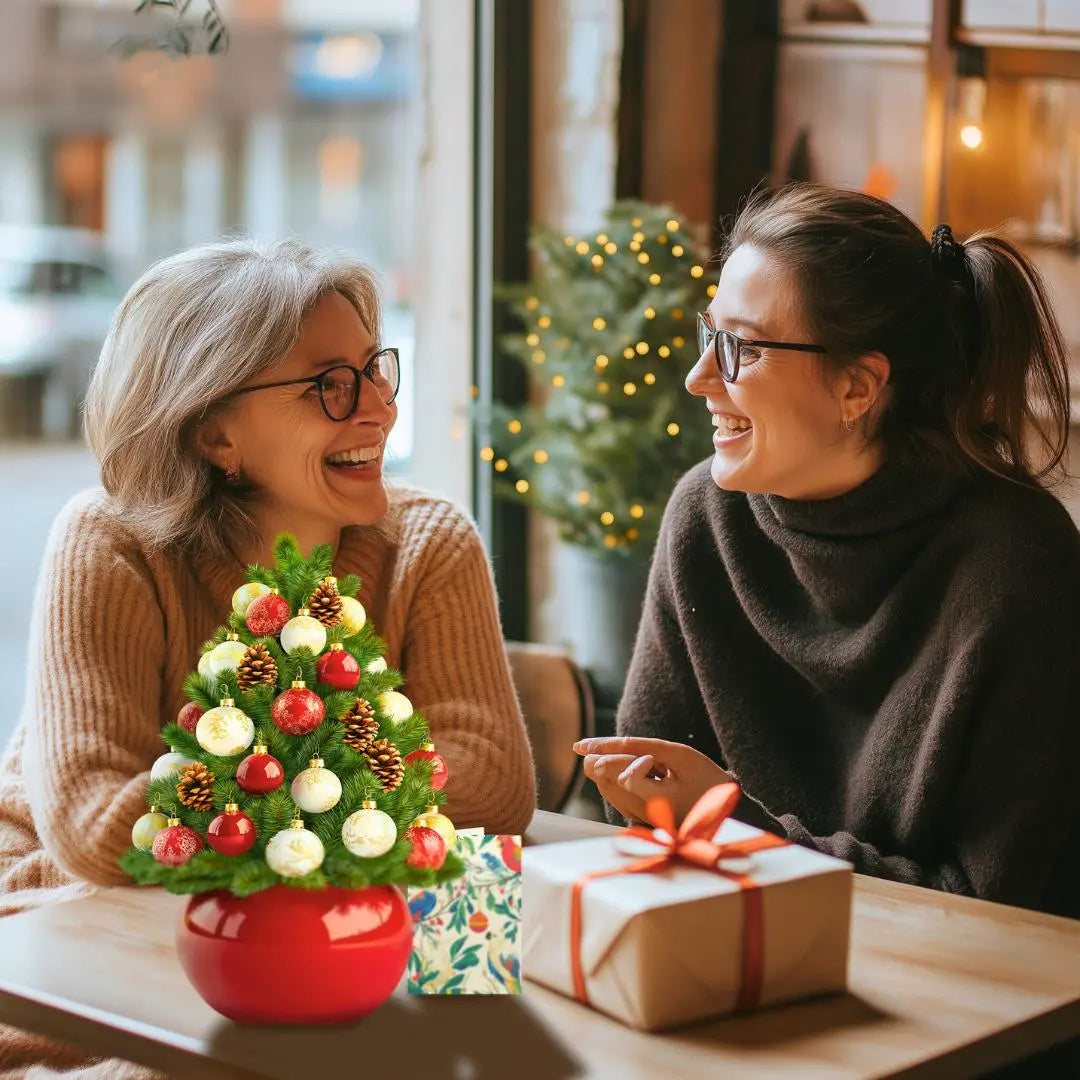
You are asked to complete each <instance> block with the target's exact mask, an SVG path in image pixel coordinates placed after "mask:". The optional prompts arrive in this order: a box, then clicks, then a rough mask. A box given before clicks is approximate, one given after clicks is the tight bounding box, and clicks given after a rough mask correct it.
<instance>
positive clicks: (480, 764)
mask: <svg viewBox="0 0 1080 1080" xmlns="http://www.w3.org/2000/svg"><path fill="white" fill-rule="evenodd" d="M334 569H335V573H337V574H338V575H340V576H344V575H345V574H350V573H352V574H356V575H358V576H359V577H360V580H361V582H362V585H361V589H360V592H359V594H358V597H359V599H360V601H361V602H362V603H363V605H364V607H365V608H366V610H367V612H368V617H369V619H371V620H372V621H373V623H374V626H375V628H376V630H377V631H378V633H379V634H380V636H382V637H383V638H384V640H385V641H386V643H387V646H388V650H387V660H388V662H389V663H390V664H391V666H393V667H397V668H399V669H400V670H401V671H402V672H403V674H404V675H405V679H406V682H405V685H404V687H403V688H402V689H403V690H404V692H405V693H406V694H407V695H408V696H409V698H410V700H411V701H412V702H413V704H414V706H415V707H416V708H417V710H418V711H421V712H423V713H424V715H425V716H426V717H427V720H428V723H429V726H430V729H431V733H432V739H433V741H434V742H435V744H436V747H437V749H438V751H439V753H440V754H442V756H443V757H444V758H445V759H446V762H447V765H448V766H449V780H448V782H447V785H446V794H447V805H446V812H447V813H448V814H449V816H450V817H451V818H452V819H453V820H454V821H455V822H456V823H457V824H458V825H459V826H462V827H469V826H476V825H481V826H484V827H485V828H486V829H487V830H488V831H489V832H510V833H519V832H522V831H523V830H524V829H525V826H526V824H527V823H528V821H529V819H530V817H531V815H532V812H533V809H534V807H535V801H536V790H535V781H534V774H533V767H532V758H531V754H530V751H529V744H528V741H527V738H526V734H525V727H524V724H523V722H522V718H521V711H520V708H519V706H518V703H517V699H516V696H515V693H514V688H513V684H512V683H511V679H510V670H509V666H508V664H507V660H506V654H505V651H504V649H503V643H502V634H501V629H500V626H499V618H498V612H497V609H496V603H495V592H494V587H493V583H492V578H491V571H490V568H489V566H488V562H487V557H486V555H485V553H484V549H483V547H482V545H481V543H480V539H479V536H478V535H477V533H476V530H475V528H474V527H473V525H472V524H471V522H469V520H468V519H467V518H466V517H465V516H464V515H463V514H462V513H461V512H460V511H458V510H457V509H456V508H455V507H454V506H453V505H452V504H451V503H449V502H446V501H445V500H442V499H439V498H435V497H433V496H429V495H426V494H423V493H421V492H418V491H415V490H411V489H400V488H399V489H396V490H394V492H393V493H392V495H391V503H390V511H389V513H388V514H387V516H386V518H385V519H384V520H383V521H382V522H380V523H379V524H378V525H376V526H370V527H357V528H350V529H346V530H345V531H344V532H343V534H342V539H341V545H340V547H339V550H338V553H337V556H336V557H335V560H334ZM244 580H245V578H244V568H243V566H242V565H241V564H240V563H238V562H236V561H234V560H231V559H229V560H219V559H207V558H202V559H192V558H181V557H177V556H176V555H173V554H161V553H158V554H149V553H148V552H147V551H146V549H145V548H144V546H143V545H142V544H140V543H139V541H138V540H137V539H136V538H135V536H134V535H133V534H132V532H131V531H130V530H129V529H128V528H127V527H126V526H124V525H122V524H120V523H119V522H117V521H116V519H115V518H114V517H112V516H111V515H110V513H109V511H108V509H107V503H106V498H105V494H104V492H102V491H100V490H94V491H88V492H85V493H83V494H81V495H79V496H77V497H76V498H75V499H73V500H72V501H71V502H70V503H69V504H68V505H67V506H66V507H65V509H64V510H63V511H62V512H61V514H60V516H59V518H58V519H57V521H56V524H55V525H54V526H53V530H52V534H51V536H50V538H49V542H48V545H47V548H46V551H45V556H44V565H43V568H42V572H41V577H40V580H39V582H38V589H37V595H36V598H35V601H34V609H33V615H32V618H31V624H32V625H31V628H30V649H29V654H30V664H29V671H28V677H27V691H26V702H25V705H24V708H23V713H22V716H21V719H20V722H19V725H18V727H17V729H16V731H15V733H14V735H13V737H12V740H11V743H10V745H9V746H8V749H7V751H6V753H5V754H4V758H3V761H2V763H0V915H3V914H10V913H12V912H15V911H19V910H22V909H24V908H27V907H30V906H33V905H36V904H41V903H47V902H53V901H57V900H65V899H70V898H74V897H77V896H82V895H87V894H88V893H90V892H92V891H94V887H95V886H107V885H122V884H130V883H131V882H130V880H129V879H127V878H126V876H125V875H124V873H123V872H122V871H121V870H120V869H119V868H118V867H117V865H116V860H117V859H118V858H119V857H120V855H121V854H122V853H123V852H124V850H125V849H126V848H127V847H128V846H129V844H130V842H131V826H132V824H133V823H134V821H135V819H136V818H138V817H139V815H140V814H141V813H143V812H144V810H145V800H144V794H145V789H146V784H147V780H148V779H149V769H150V766H151V765H152V763H153V761H154V759H155V758H156V757H157V756H158V755H159V754H161V753H163V752H164V751H165V749H166V747H165V746H164V745H163V744H162V742H161V738H160V730H161V726H162V724H164V723H165V722H166V721H169V720H172V719H174V718H175V716H176V713H177V710H178V709H179V707H180V706H181V705H182V704H183V702H184V700H185V699H184V696H183V693H182V690H181V687H182V684H183V680H184V677H185V676H186V675H187V673H188V672H189V671H191V670H192V668H193V667H194V663H195V660H196V659H197V658H198V654H199V646H200V645H201V644H202V642H204V641H205V640H206V639H207V638H208V637H210V636H211V635H212V634H213V631H214V629H215V628H216V627H217V626H219V625H220V624H221V623H222V622H223V621H225V617H226V616H227V614H228V612H229V609H230V603H231V598H232V593H233V590H234V589H235V588H236V587H237V586H238V585H240V584H242V583H243V581H244ZM16 1035H17V1033H14V1032H13V1031H12V1029H0V1080H6V1078H7V1077H8V1076H9V1075H12V1076H13V1075H18V1074H16V1073H10V1074H9V1073H8V1072H6V1071H5V1069H6V1068H7V1067H8V1065H9V1064H14V1061H15V1058H14V1057H13V1056H12V1055H13V1054H14V1052H15V1050H16V1045H15V1039H16ZM19 1055H20V1056H19V1059H18V1060H19V1064H20V1065H21V1064H22V1063H23V1062H24V1061H26V1060H27V1055H26V1047H25V1046H23V1047H22V1048H21V1050H19ZM5 1059H6V1060H5ZM56 1064H57V1065H60V1061H59V1060H57V1061H56ZM113 1064H114V1065H116V1067H117V1068H119V1064H118V1063H113ZM35 1075H36V1074H35ZM80 1075H82V1074H81V1073H80ZM103 1075H105V1074H103ZM107 1075H112V1074H107ZM116 1075H119V1074H118V1073H117V1074H116Z"/></svg>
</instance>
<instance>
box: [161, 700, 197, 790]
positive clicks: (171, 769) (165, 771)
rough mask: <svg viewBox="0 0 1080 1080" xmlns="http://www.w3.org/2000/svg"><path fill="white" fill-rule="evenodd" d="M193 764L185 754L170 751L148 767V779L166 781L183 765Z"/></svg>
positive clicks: (193, 760) (192, 759)
mask: <svg viewBox="0 0 1080 1080" xmlns="http://www.w3.org/2000/svg"><path fill="white" fill-rule="evenodd" d="M204 715H205V714H204ZM194 764H195V759H194V758H191V757H188V756H187V754H181V753H179V752H178V751H176V750H170V751H169V752H168V753H167V754H162V755H161V757H159V758H158V759H157V761H155V762H154V764H153V765H151V766H150V779H151V780H167V779H168V778H169V777H170V776H175V775H176V774H177V773H178V772H179V771H180V770H181V769H182V768H183V767H184V766H185V765H194Z"/></svg>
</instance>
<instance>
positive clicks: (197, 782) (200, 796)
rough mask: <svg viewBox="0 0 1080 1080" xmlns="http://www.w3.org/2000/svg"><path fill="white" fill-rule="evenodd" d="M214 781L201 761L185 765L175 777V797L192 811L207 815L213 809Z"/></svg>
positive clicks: (212, 775)
mask: <svg viewBox="0 0 1080 1080" xmlns="http://www.w3.org/2000/svg"><path fill="white" fill-rule="evenodd" d="M214 779H215V777H214V774H213V773H212V772H211V771H210V770H209V769H208V768H207V767H206V766H205V765H204V764H203V763H202V762H201V761H195V762H192V764H190V765H185V766H184V768H182V769H181V770H180V772H179V773H177V776H176V797H177V798H178V799H179V800H180V801H181V802H182V803H183V804H184V805H185V806H189V807H191V809H192V810H195V811H197V812H198V813H200V814H208V813H209V812H210V811H211V810H213V809H214Z"/></svg>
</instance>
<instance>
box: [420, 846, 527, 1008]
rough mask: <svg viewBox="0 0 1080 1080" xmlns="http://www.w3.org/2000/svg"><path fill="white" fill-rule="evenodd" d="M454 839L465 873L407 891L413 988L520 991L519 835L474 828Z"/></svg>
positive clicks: (449, 991)
mask: <svg viewBox="0 0 1080 1080" xmlns="http://www.w3.org/2000/svg"><path fill="white" fill-rule="evenodd" d="M477 833H479V835H477ZM457 845H458V852H459V854H460V855H461V856H462V857H463V858H464V859H465V863H466V870H465V873H464V874H463V875H462V876H461V877H459V878H457V879H456V880H454V881H449V882H447V883H446V884H444V885H438V886H436V887H434V888H430V889H417V888H412V889H409V910H410V911H411V912H412V917H413V950H412V954H411V955H410V957H409V971H408V987H409V993H410V994H520V993H521V955H520V949H521V938H520V924H521V837H520V836H484V835H483V830H475V831H468V832H459V833H458V839H457Z"/></svg>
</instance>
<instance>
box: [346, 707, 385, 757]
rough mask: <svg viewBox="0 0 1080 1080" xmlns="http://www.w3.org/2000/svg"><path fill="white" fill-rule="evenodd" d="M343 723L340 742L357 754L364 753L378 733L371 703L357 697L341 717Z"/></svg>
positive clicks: (377, 725)
mask: <svg viewBox="0 0 1080 1080" xmlns="http://www.w3.org/2000/svg"><path fill="white" fill-rule="evenodd" d="M341 722H342V723H343V724H344V725H345V735H344V737H343V738H342V740H341V741H342V742H343V743H344V744H345V745H346V746H347V747H349V749H350V750H355V751H356V752H357V753H358V754H366V753H367V752H368V750H370V749H371V746H372V744H373V743H374V742H375V736H376V735H378V734H379V721H378V720H376V719H375V710H374V709H373V708H372V707H371V703H370V702H368V701H365V700H364V699H363V698H357V699H356V700H355V701H354V702H353V703H352V704H351V705H350V706H349V708H348V711H347V712H345V713H344V714H343V715H342V717H341Z"/></svg>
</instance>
